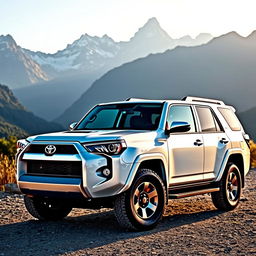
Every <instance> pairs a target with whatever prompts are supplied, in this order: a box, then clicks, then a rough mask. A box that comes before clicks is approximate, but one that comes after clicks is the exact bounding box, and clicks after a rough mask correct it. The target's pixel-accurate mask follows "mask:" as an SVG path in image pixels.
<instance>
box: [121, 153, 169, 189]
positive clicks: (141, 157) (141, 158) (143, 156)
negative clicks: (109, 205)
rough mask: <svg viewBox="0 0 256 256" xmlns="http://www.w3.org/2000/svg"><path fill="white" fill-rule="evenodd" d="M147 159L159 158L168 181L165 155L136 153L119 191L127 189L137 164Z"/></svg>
mask: <svg viewBox="0 0 256 256" xmlns="http://www.w3.org/2000/svg"><path fill="white" fill-rule="evenodd" d="M147 160H161V161H162V162H163V165H164V169H165V175H166V180H167V181H168V161H167V160H166V158H165V156H164V155H163V154H160V153H147V154H141V155H138V156H137V157H136V159H135V161H134V163H133V165H132V168H131V170H130V172H129V174H128V177H127V180H126V182H125V185H124V186H123V188H122V189H121V190H120V191H119V193H122V192H124V191H126V190H128V189H129V188H130V186H131V184H132V182H133V180H134V177H135V175H136V174H137V172H138V169H139V166H140V164H141V163H142V162H144V161H147Z"/></svg>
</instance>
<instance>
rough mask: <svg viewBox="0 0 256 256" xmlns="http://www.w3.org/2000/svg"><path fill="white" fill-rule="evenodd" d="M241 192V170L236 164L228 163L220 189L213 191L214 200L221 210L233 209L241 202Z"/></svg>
mask: <svg viewBox="0 0 256 256" xmlns="http://www.w3.org/2000/svg"><path fill="white" fill-rule="evenodd" d="M241 192H242V179H241V172H240V170H239V168H238V167H237V166H236V165H235V164H233V163H228V165H227V167H226V170H225V173H224V175H223V177H222V179H221V181H220V191H218V192H213V193H211V196H212V202H213V204H214V206H215V207H216V208H217V209H219V210H224V211H230V210H233V209H235V208H236V207H237V205H238V203H239V200H240V196H241Z"/></svg>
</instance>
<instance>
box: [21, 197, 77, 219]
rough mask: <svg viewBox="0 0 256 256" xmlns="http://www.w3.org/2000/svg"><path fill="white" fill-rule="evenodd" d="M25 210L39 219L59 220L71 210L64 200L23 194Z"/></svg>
mask: <svg viewBox="0 0 256 256" xmlns="http://www.w3.org/2000/svg"><path fill="white" fill-rule="evenodd" d="M24 203H25V206H26V209H27V211H28V212H29V213H30V214H31V215H32V216H33V217H35V218H37V219H39V220H61V219H63V218H65V217H66V216H67V215H68V214H69V213H70V212H71V210H72V207H71V206H69V205H67V204H65V202H63V201H61V200H56V199H46V198H40V197H33V198H31V197H28V196H24Z"/></svg>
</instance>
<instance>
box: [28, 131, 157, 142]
mask: <svg viewBox="0 0 256 256" xmlns="http://www.w3.org/2000/svg"><path fill="white" fill-rule="evenodd" d="M138 134H140V135H138ZM149 134H152V135H153V134H154V136H155V135H156V131H138V130H107V131H106V130H104V131H103V130H98V131H78V130H74V131H64V132H55V133H48V134H42V135H37V136H33V137H32V138H31V139H32V140H33V141H70V142H71V141H76V142H81V143H83V142H91V141H108V140H120V139H125V140H128V141H129V140H134V139H135V138H137V139H138V140H139V141H140V140H145V139H147V138H148V135H149ZM150 137H151V136H150Z"/></svg>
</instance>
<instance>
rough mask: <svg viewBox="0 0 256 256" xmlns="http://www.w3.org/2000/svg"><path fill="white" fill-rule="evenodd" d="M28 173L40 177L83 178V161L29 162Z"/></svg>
mask: <svg viewBox="0 0 256 256" xmlns="http://www.w3.org/2000/svg"><path fill="white" fill-rule="evenodd" d="M27 173H28V174H31V175H38V176H41V175H43V176H56V177H59V176H62V177H63V176H64V177H74V178H77V177H79V178H80V177H82V162H81V161H64V162H59V161H28V162H27Z"/></svg>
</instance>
